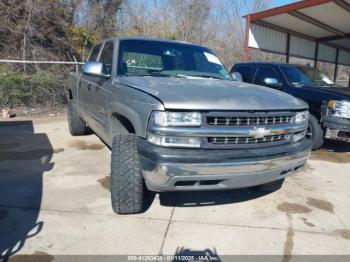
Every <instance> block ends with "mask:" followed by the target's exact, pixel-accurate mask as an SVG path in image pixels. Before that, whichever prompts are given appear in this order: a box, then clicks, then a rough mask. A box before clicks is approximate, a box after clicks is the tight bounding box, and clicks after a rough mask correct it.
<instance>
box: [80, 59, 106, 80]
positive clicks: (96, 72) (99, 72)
mask: <svg viewBox="0 0 350 262" xmlns="http://www.w3.org/2000/svg"><path fill="white" fill-rule="evenodd" d="M103 69H104V65H103V63H100V62H92V61H90V62H86V63H85V64H84V65H83V74H84V75H88V76H97V77H105V78H109V77H111V75H110V74H105V73H104V70H103Z"/></svg>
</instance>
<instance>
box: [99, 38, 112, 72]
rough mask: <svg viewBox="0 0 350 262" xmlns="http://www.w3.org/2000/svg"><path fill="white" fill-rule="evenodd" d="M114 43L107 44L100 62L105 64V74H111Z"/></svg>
mask: <svg viewBox="0 0 350 262" xmlns="http://www.w3.org/2000/svg"><path fill="white" fill-rule="evenodd" d="M113 46H114V45H113V42H112V41H109V42H106V43H105V45H104V47H103V50H102V52H101V56H100V60H99V61H100V62H102V63H103V73H104V74H107V75H108V74H111V71H112V61H113Z"/></svg>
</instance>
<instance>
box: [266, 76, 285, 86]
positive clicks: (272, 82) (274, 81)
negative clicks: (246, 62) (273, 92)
mask: <svg viewBox="0 0 350 262" xmlns="http://www.w3.org/2000/svg"><path fill="white" fill-rule="evenodd" d="M264 84H265V85H267V86H270V87H275V88H281V87H282V83H280V82H278V80H277V79H276V78H270V77H267V78H265V79H264Z"/></svg>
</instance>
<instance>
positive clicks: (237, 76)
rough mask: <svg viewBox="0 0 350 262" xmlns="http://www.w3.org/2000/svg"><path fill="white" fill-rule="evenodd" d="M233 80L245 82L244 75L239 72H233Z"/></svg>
mask: <svg viewBox="0 0 350 262" xmlns="http://www.w3.org/2000/svg"><path fill="white" fill-rule="evenodd" d="M231 75H232V79H233V81H237V82H243V77H242V74H241V73H239V72H233V73H231Z"/></svg>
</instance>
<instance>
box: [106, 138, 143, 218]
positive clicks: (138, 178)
mask: <svg viewBox="0 0 350 262" xmlns="http://www.w3.org/2000/svg"><path fill="white" fill-rule="evenodd" d="M145 190H146V188H145V186H144V181H143V177H142V175H141V169H140V161H139V155H138V152H137V144H136V136H135V135H133V134H130V135H119V136H115V137H114V139H113V144H112V161H111V200H112V208H113V210H114V212H115V213H117V214H136V213H140V212H141V211H142V209H143V202H144V195H145Z"/></svg>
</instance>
